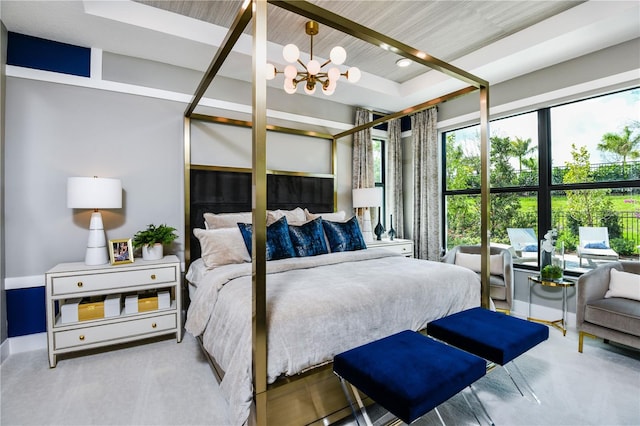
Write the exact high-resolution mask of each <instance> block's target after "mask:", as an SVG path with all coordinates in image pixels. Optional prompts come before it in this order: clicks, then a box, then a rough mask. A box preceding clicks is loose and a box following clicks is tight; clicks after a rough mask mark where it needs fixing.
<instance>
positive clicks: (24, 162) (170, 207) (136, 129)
mask: <svg viewBox="0 0 640 426" xmlns="http://www.w3.org/2000/svg"><path fill="white" fill-rule="evenodd" d="M7 105H10V108H8V109H7V110H6V123H7V126H6V131H7V134H6V147H5V154H6V157H5V158H6V164H5V168H6V170H5V171H6V175H7V177H8V179H7V180H6V206H7V208H6V212H5V213H6V215H5V225H6V243H7V246H8V247H11V250H7V252H6V253H5V258H6V265H7V276H8V277H21V276H32V275H39V274H43V273H44V272H45V271H46V270H48V269H49V268H51V267H53V266H54V265H56V264H57V263H59V262H69V261H81V260H83V259H84V253H85V248H86V243H87V237H88V228H89V218H90V214H91V211H89V210H72V209H68V208H67V206H66V182H67V178H68V177H70V176H94V175H96V176H100V177H114V178H119V179H121V180H122V187H123V208H122V209H119V210H107V211H104V212H103V219H104V225H105V230H106V233H107V238H108V239H115V238H129V237H131V236H133V234H134V233H135V232H136V231H138V230H140V229H142V228H144V227H145V226H146V225H147V224H149V223H155V224H159V223H167V224H169V225H172V226H175V227H176V228H181V224H182V223H183V201H182V200H183V189H182V185H183V183H182V182H183V179H182V173H183V164H184V162H183V155H182V122H183V120H182V111H183V105H181V104H179V103H176V102H169V101H162V100H158V99H151V98H146V97H141V96H132V95H125V94H119V93H111V92H105V91H100V90H94V89H87V88H81V87H74V86H67V85H62V84H50V83H46V82H40V81H32V80H26V79H20V78H13V77H10V78H8V79H7ZM183 241H184V238H183V237H182V236H181V238H180V239H179V240H177V243H176V244H175V246H174V247H172V251H174V252H177V253H181V251H182V249H183Z"/></svg>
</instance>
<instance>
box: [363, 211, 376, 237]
mask: <svg viewBox="0 0 640 426" xmlns="http://www.w3.org/2000/svg"><path fill="white" fill-rule="evenodd" d="M362 238H363V239H364V241H365V242H368V243H370V242H372V241H373V232H371V213H370V212H369V209H367V208H365V209H364V214H363V217H362Z"/></svg>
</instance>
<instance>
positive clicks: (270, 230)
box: [238, 216, 296, 260]
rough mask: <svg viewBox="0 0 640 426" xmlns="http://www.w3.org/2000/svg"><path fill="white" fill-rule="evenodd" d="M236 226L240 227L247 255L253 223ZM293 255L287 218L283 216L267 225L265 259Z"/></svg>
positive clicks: (249, 249)
mask: <svg viewBox="0 0 640 426" xmlns="http://www.w3.org/2000/svg"><path fill="white" fill-rule="evenodd" d="M238 228H240V232H241V233H242V238H244V244H245V246H247V250H248V251H249V256H251V238H252V234H253V225H252V224H250V223H238ZM295 255H296V253H295V252H294V251H293V244H292V243H291V237H290V236H289V225H288V224H287V218H286V217H284V216H283V217H281V218H280V219H278V220H277V221H275V222H273V223H272V224H271V225H269V226H267V260H278V259H286V258H289V257H295Z"/></svg>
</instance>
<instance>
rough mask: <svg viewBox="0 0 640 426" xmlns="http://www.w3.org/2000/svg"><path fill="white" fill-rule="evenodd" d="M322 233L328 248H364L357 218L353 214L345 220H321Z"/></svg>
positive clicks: (346, 249) (347, 249)
mask: <svg viewBox="0 0 640 426" xmlns="http://www.w3.org/2000/svg"><path fill="white" fill-rule="evenodd" d="M322 227H323V228H324V233H325V235H326V236H327V240H329V248H330V249H331V251H332V252H335V251H355V250H362V249H366V248H367V245H366V244H365V242H364V238H363V237H362V232H361V231H360V225H358V219H357V218H356V217H355V216H354V217H352V218H351V219H349V220H348V221H346V222H331V221H329V220H323V221H322Z"/></svg>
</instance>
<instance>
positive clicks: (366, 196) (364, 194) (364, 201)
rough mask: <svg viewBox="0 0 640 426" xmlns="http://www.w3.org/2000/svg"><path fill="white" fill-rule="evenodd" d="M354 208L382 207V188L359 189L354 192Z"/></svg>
mask: <svg viewBox="0 0 640 426" xmlns="http://www.w3.org/2000/svg"><path fill="white" fill-rule="evenodd" d="M352 197H353V207H354V208H359V207H378V206H381V205H382V188H357V189H354V190H353V193H352Z"/></svg>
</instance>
